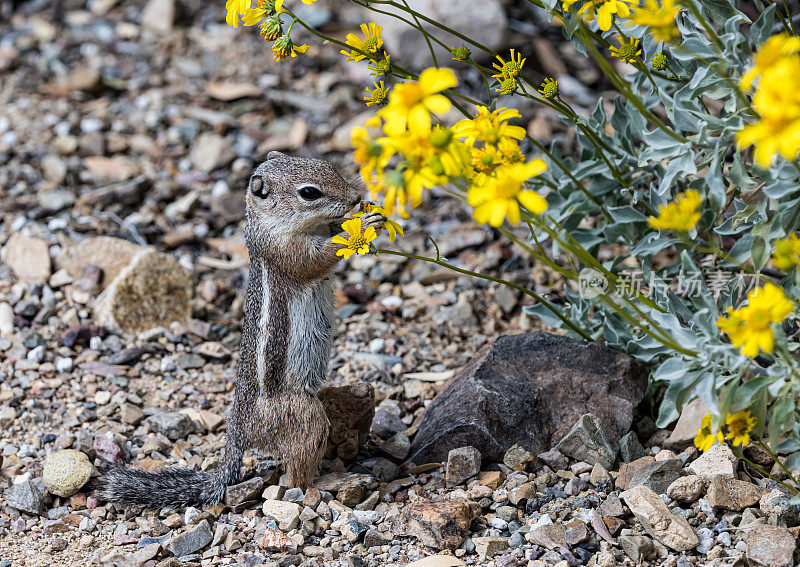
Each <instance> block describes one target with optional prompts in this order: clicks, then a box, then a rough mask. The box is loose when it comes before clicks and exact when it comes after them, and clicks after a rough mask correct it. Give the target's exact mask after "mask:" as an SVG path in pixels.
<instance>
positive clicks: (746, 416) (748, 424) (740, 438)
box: [725, 410, 758, 447]
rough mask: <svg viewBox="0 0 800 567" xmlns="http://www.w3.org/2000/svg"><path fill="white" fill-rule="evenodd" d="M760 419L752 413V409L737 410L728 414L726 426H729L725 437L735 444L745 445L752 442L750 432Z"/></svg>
mask: <svg viewBox="0 0 800 567" xmlns="http://www.w3.org/2000/svg"><path fill="white" fill-rule="evenodd" d="M757 421H758V420H757V419H756V418H755V417H754V416H752V415H750V410H742V411H737V412H736V413H734V414H730V413H729V414H728V415H727V417H726V418H725V427H727V428H728V434H727V435H726V436H725V439H727V440H729V441H730V442H731V444H733V445H741V446H743V447H745V446H747V445H749V444H750V432H751V431H752V430H753V428H754V427H755V426H756V422H757Z"/></svg>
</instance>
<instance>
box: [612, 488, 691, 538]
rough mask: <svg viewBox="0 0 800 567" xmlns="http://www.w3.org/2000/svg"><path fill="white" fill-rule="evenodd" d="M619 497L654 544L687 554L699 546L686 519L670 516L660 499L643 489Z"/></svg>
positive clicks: (636, 489) (647, 489) (671, 514)
mask: <svg viewBox="0 0 800 567" xmlns="http://www.w3.org/2000/svg"><path fill="white" fill-rule="evenodd" d="M619 497H620V498H621V499H622V500H624V501H625V504H626V505H627V506H628V508H630V510H631V512H633V514H634V516H636V519H637V520H639V522H641V524H642V526H643V527H644V529H645V530H646V531H647V533H648V534H650V535H651V536H652V537H654V538H656V539H657V540H658V541H660V542H661V543H663V544H664V545H666V546H667V547H669V548H670V549H674V550H675V551H688V550H690V549H692V548H694V547H696V546H697V545H698V544H699V543H700V539H699V538H698V537H697V534H695V533H694V531H693V530H692V528H691V526H690V525H689V522H688V521H686V518H684V517H682V516H678V515H676V514H673V513H672V512H670V510H669V508H667V505H666V504H664V501H663V500H662V499H661V497H660V496H659V495H658V494H656V493H655V492H653V491H652V490H650V489H649V488H647V487H646V486H636V487H634V488H631V489H629V490H626V491H625V492H623V493H622V494H620V495H619Z"/></svg>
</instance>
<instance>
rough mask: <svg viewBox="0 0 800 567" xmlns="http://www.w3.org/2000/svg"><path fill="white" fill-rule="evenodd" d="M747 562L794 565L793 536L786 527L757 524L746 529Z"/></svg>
mask: <svg viewBox="0 0 800 567" xmlns="http://www.w3.org/2000/svg"><path fill="white" fill-rule="evenodd" d="M744 541H745V543H747V564H748V565H752V566H753V567H791V566H792V565H794V550H795V546H796V542H795V538H794V536H793V535H792V533H791V532H790V531H789V530H787V529H786V528H781V527H778V526H769V525H763V524H762V525H759V526H758V527H757V528H755V529H751V530H747V533H746V535H745V538H744Z"/></svg>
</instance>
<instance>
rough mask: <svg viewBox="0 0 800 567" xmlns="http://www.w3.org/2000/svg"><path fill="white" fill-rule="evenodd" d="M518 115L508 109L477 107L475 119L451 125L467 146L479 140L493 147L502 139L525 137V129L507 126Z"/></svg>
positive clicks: (516, 112) (518, 114)
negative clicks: (464, 139) (465, 141)
mask: <svg viewBox="0 0 800 567" xmlns="http://www.w3.org/2000/svg"><path fill="white" fill-rule="evenodd" d="M519 117H520V113H519V111H517V110H514V109H510V108H498V109H497V110H492V111H490V110H489V109H488V108H486V107H485V106H478V113H477V114H476V115H475V118H471V119H464V120H460V121H459V122H456V123H455V124H454V125H453V130H454V131H455V133H456V136H458V137H459V138H466V139H467V143H468V144H472V143H474V142H475V140H480V141H482V142H484V143H486V144H492V145H495V144H497V143H499V142H500V140H502V139H503V138H515V139H517V140H521V139H522V138H524V137H525V128H522V127H521V126H513V125H511V124H508V121H509V120H510V119H511V118H519Z"/></svg>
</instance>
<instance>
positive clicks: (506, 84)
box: [494, 77, 517, 95]
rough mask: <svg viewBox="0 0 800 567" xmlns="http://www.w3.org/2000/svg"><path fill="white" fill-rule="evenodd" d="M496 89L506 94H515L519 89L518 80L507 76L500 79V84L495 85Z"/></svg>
mask: <svg viewBox="0 0 800 567" xmlns="http://www.w3.org/2000/svg"><path fill="white" fill-rule="evenodd" d="M494 90H495V92H498V93H500V94H504V95H510V94H514V93H515V92H516V91H517V80H516V79H514V78H513V77H506V78H504V79H503V80H502V81H500V86H498V87H495V89H494Z"/></svg>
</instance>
